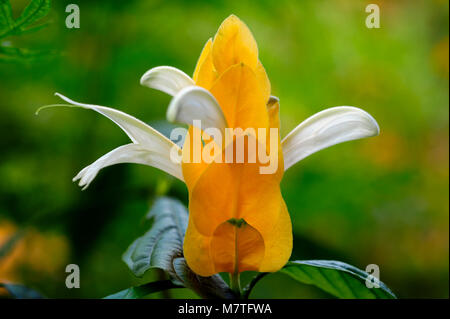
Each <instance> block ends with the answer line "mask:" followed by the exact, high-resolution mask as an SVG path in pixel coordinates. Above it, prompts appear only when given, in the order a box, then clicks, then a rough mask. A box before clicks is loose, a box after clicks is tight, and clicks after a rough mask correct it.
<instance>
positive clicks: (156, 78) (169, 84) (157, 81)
mask: <svg viewBox="0 0 450 319" xmlns="http://www.w3.org/2000/svg"><path fill="white" fill-rule="evenodd" d="M141 85H143V86H148V87H149V88H152V89H157V90H160V91H163V92H165V93H167V94H170V95H173V96H175V95H176V94H177V93H178V92H179V91H180V90H182V89H183V88H185V87H187V86H192V85H195V83H194V80H192V79H191V78H190V77H189V75H187V74H186V73H184V72H183V71H181V70H178V69H177V68H173V67H171V66H158V67H156V68H153V69H150V70H148V71H147V72H145V74H144V75H143V76H142V77H141Z"/></svg>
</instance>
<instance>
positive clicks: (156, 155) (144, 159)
mask: <svg viewBox="0 0 450 319" xmlns="http://www.w3.org/2000/svg"><path fill="white" fill-rule="evenodd" d="M120 163H136V164H144V165H149V166H153V167H156V168H159V169H161V170H163V171H165V172H167V173H169V174H170V175H172V176H174V177H176V178H178V179H180V180H181V181H183V174H182V171H181V165H180V164H176V163H174V162H172V161H171V160H170V159H169V156H168V154H166V152H165V150H164V149H154V150H149V149H146V148H144V147H143V146H142V145H139V144H126V145H122V146H120V147H118V148H116V149H114V150H112V151H111V152H109V153H107V154H105V155H103V156H102V157H100V158H99V159H98V160H96V161H95V162H94V163H92V164H91V165H89V166H87V167H85V168H84V169H83V170H81V171H80V172H79V173H78V175H77V176H75V177H74V178H73V181H74V182H75V181H77V180H80V182H79V183H78V185H79V186H81V187H83V190H84V189H86V188H87V187H88V186H89V184H90V183H91V182H92V181H93V179H94V178H95V176H97V173H98V172H99V171H100V170H101V169H102V168H104V167H107V166H111V165H115V164H120Z"/></svg>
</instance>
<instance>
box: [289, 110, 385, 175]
mask: <svg viewBox="0 0 450 319" xmlns="http://www.w3.org/2000/svg"><path fill="white" fill-rule="evenodd" d="M379 133H380V128H379V126H378V123H377V122H376V121H375V119H374V118H373V117H372V116H371V115H370V114H369V113H367V112H365V111H363V110H361V109H359V108H356V107H352V106H338V107H332V108H329V109H326V110H323V111H321V112H319V113H317V114H314V115H313V116H311V117H309V118H308V119H306V120H305V121H303V122H302V123H300V125H298V126H297V127H296V128H295V129H293V130H292V131H291V132H290V133H289V134H288V135H287V136H286V137H285V138H284V139H283V141H282V142H281V143H282V144H281V145H282V148H283V157H284V169H285V170H287V169H288V168H289V167H291V166H292V165H294V164H295V163H297V162H298V161H300V160H302V159H304V158H305V157H307V156H309V155H311V154H313V153H315V152H317V151H320V150H322V149H324V148H327V147H329V146H332V145H335V144H338V143H342V142H347V141H351V140H356V139H360V138H364V137H370V136H376V135H378V134H379Z"/></svg>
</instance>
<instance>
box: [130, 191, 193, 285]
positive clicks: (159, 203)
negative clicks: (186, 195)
mask: <svg viewBox="0 0 450 319" xmlns="http://www.w3.org/2000/svg"><path fill="white" fill-rule="evenodd" d="M147 218H149V219H150V218H153V219H154V223H153V225H152V227H151V228H150V230H149V231H148V232H147V233H145V234H144V235H143V236H142V237H139V238H138V239H136V240H135V241H134V242H133V243H132V244H131V246H130V247H129V248H128V249H127V251H126V252H125V254H124V255H123V260H124V261H125V263H126V264H127V265H128V267H130V269H131V271H132V272H133V273H134V274H135V275H136V276H138V277H141V276H143V275H144V273H145V272H146V271H147V270H149V269H150V268H154V267H155V268H160V269H162V270H165V271H167V272H168V273H169V274H170V275H171V276H172V277H174V278H176V274H175V271H174V268H173V260H174V259H175V258H177V257H182V256H183V239H184V233H185V232H186V227H187V223H188V212H187V210H186V208H185V207H184V206H183V204H182V203H180V202H179V201H177V200H175V199H170V198H167V197H161V198H158V199H157V200H156V202H155V204H154V205H153V207H152V209H151V210H150V212H149V214H148V215H147Z"/></svg>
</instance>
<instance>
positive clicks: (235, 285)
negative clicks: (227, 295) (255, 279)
mask: <svg viewBox="0 0 450 319" xmlns="http://www.w3.org/2000/svg"><path fill="white" fill-rule="evenodd" d="M230 288H231V290H233V292H234V293H235V294H236V296H237V298H238V299H240V298H241V278H240V275H239V273H238V272H235V273H230Z"/></svg>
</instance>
